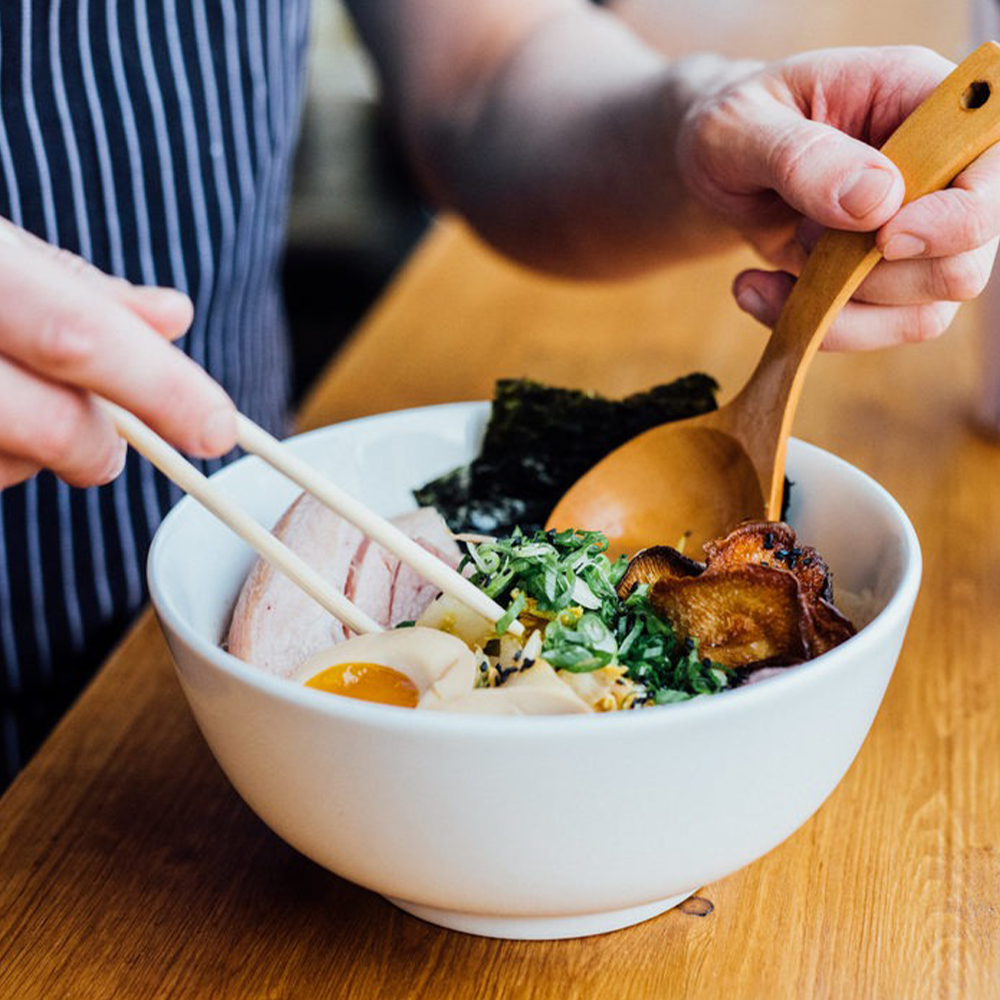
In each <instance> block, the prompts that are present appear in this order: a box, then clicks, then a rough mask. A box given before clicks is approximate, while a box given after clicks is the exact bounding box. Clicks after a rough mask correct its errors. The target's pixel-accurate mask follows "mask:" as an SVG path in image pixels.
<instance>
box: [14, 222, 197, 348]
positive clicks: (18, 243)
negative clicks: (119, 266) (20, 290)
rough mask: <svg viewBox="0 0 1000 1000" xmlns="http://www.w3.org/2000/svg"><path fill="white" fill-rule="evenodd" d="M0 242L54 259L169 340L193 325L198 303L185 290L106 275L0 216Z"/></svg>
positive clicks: (62, 268) (40, 256)
mask: <svg viewBox="0 0 1000 1000" xmlns="http://www.w3.org/2000/svg"><path fill="white" fill-rule="evenodd" d="M0 243H2V244H3V245H5V246H7V247H10V248H11V249H13V250H20V251H23V252H26V253H29V254H34V255H36V256H37V259H40V260H46V261H49V262H51V263H52V264H54V265H55V266H56V267H58V268H60V269H61V270H63V271H65V272H66V273H67V274H70V275H73V276H75V277H76V278H77V279H79V280H80V281H83V282H85V283H86V284H87V285H89V286H90V287H91V288H93V290H94V291H95V292H97V293H99V294H102V295H106V296H108V297H109V298H112V299H114V300H115V301H116V302H120V303H122V305H124V306H127V307H128V308H129V309H131V310H132V312H134V313H135V314H136V315H137V316H139V317H140V318H141V319H143V320H145V321H146V322H147V323H148V324H149V325H150V326H152V327H153V328H154V329H155V330H156V331H157V332H158V333H161V334H163V336H165V337H167V338H168V339H169V340H176V339H177V338H178V337H180V336H182V335H183V334H184V333H186V332H187V330H188V328H189V327H190V326H191V321H192V319H193V318H194V305H193V303H192V302H191V300H190V299H189V298H188V297H187V296H186V295H185V294H184V293H183V292H179V291H177V290H176V289H173V288H157V287H149V286H143V285H133V284H132V283H131V282H129V281H126V280H125V279H124V278H118V277H115V276H113V275H110V274H105V273H104V272H103V271H101V270H99V269H98V268H96V267H94V266H93V264H90V263H88V262H87V261H85V260H84V259H83V258H82V257H78V256H77V255H76V254H74V253H70V252H69V251H68V250H63V249H61V248H60V247H54V246H52V245H51V244H50V243H46V242H45V241H44V240H41V239H39V238H38V237H37V236H35V235H33V234H32V233H29V232H27V231H26V230H23V229H19V228H18V227H17V226H15V225H13V224H12V223H10V222H8V221H7V220H6V219H0Z"/></svg>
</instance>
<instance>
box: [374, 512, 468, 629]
mask: <svg viewBox="0 0 1000 1000" xmlns="http://www.w3.org/2000/svg"><path fill="white" fill-rule="evenodd" d="M395 521H396V524H397V526H398V527H399V528H400V529H401V530H402V531H405V532H406V534H408V535H409V536H410V537H411V538H412V539H413V540H414V541H415V542H417V543H418V544H420V545H421V546H423V547H424V548H425V549H427V551H428V552H430V553H431V554H432V555H435V556H437V557H438V558H439V559H443V560H444V561H445V562H446V563H448V565H449V566H451V567H452V568H453V569H454V568H455V567H457V566H458V564H459V562H461V559H462V552H461V549H459V547H458V543H457V542H456V541H455V539H454V538H453V537H452V534H451V531H450V530H449V529H448V525H447V524H445V521H444V518H443V517H441V515H440V514H439V513H438V512H437V511H436V510H435V509H434V508H433V507H421V508H419V509H418V510H415V511H411V512H410V513H408V514H401V515H400V516H399V517H398V518H396V519H395ZM437 595H438V589H437V587H436V586H435V585H434V584H433V583H428V581H427V580H425V579H424V578H423V577H422V576H421V575H420V574H419V573H417V572H416V571H415V570H413V569H411V568H410V567H409V566H407V565H405V564H403V563H399V564H398V565H397V569H396V574H395V576H394V578H393V582H392V593H391V600H390V608H389V618H390V621H391V622H392V624H393V625H398V624H399V623H400V622H405V621H413V620H414V619H416V618H418V617H419V616H420V614H421V612H422V611H423V610H424V609H425V608H426V607H427V605H428V604H430V603H431V601H433V600H434V598H435V597H437Z"/></svg>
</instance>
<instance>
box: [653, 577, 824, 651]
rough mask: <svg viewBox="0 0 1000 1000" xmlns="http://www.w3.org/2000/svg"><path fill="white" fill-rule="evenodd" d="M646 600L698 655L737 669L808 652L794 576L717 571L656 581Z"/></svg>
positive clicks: (805, 616) (805, 613)
mask: <svg viewBox="0 0 1000 1000" xmlns="http://www.w3.org/2000/svg"><path fill="white" fill-rule="evenodd" d="M649 599H650V603H651V604H652V605H653V607H654V608H655V609H656V611H657V612H658V613H659V614H661V615H663V617H665V618H666V619H667V620H668V621H669V622H670V623H671V624H672V625H673V628H674V630H675V632H676V634H677V635H678V637H680V638H688V637H691V638H696V639H697V640H698V649H699V652H700V654H701V655H702V656H707V657H709V658H710V659H712V660H714V661H715V662H716V663H721V664H722V665H723V666H724V667H728V668H730V669H735V668H737V667H746V666H749V665H750V664H753V665H755V666H762V665H764V664H768V663H781V664H791V663H800V662H802V661H803V660H806V659H808V658H809V656H810V646H811V639H812V626H811V621H810V616H809V610H808V608H807V607H806V604H805V602H804V600H803V597H802V591H801V588H800V586H799V583H798V580H797V579H796V578H795V577H794V576H793V575H792V574H791V573H786V572H780V571H775V570H773V569H768V568H766V567H764V566H753V565H749V566H742V567H740V568H738V569H727V570H717V571H716V572H714V573H711V574H710V573H707V572H706V573H704V574H702V575H701V576H696V577H670V578H666V579H660V580H658V581H657V582H656V583H654V584H653V585H652V587H651V589H650V592H649Z"/></svg>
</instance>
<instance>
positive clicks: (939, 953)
mask: <svg viewBox="0 0 1000 1000" xmlns="http://www.w3.org/2000/svg"><path fill="white" fill-rule="evenodd" d="M845 6H847V5H845ZM853 6H857V5H853ZM894 6H896V7H901V6H903V5H900V4H895V5H894ZM914 6H915V7H916V8H919V9H920V10H922V11H926V10H929V9H930V5H928V4H916V5H914ZM924 40H933V39H924ZM748 261H749V258H748V257H744V256H741V255H739V254H733V255H728V256H724V257H720V258H716V259H713V260H708V261H702V262H699V263H693V264H689V265H685V266H683V267H678V268H673V269H671V270H670V271H667V272H663V273H661V274H656V275H653V276H651V277H648V278H645V279H643V280H641V281H635V282H629V283H624V284H619V285H613V286H596V287H595V286H578V285H572V284H568V283H556V282H551V281H548V280H546V279H543V278H539V277H537V276H533V275H529V274H527V273H525V272H523V271H520V270H518V269H516V268H514V267H511V266H510V265H508V264H506V263H503V262H502V261H500V260H499V259H498V258H496V257H494V256H493V255H492V254H490V253H489V252H488V251H485V250H484V249H483V248H482V247H480V246H479V245H478V244H476V243H475V241H474V240H472V239H471V238H470V237H469V236H468V234H467V233H465V232H464V231H463V230H462V229H461V228H460V227H458V226H457V225H455V224H453V223H447V224H445V225H442V226H440V227H439V228H438V230H437V231H436V232H435V233H433V234H432V236H431V237H430V238H429V239H428V240H427V241H426V242H425V243H424V245H423V246H422V248H421V249H420V251H419V252H418V254H417V255H416V256H415V257H414V258H413V259H412V260H411V261H410V263H409V264H408V266H407V267H406V268H405V269H404V270H403V272H402V273H401V275H400V276H399V278H398V280H397V282H396V283H395V285H394V287H393V288H392V289H391V290H390V292H389V293H388V294H387V295H386V296H385V297H384V298H383V300H382V301H381V302H380V304H379V305H378V307H377V308H376V310H375V311H374V312H373V313H372V315H371V316H370V318H369V319H368V320H367V321H366V322H365V323H364V324H363V326H362V327H361V328H360V329H359V330H358V332H357V334H356V335H355V337H354V338H353V340H352V341H351V342H350V343H349V344H348V345H347V346H346V348H345V349H344V350H343V352H342V353H341V355H340V356H339V357H338V358H337V359H336V360H335V362H334V364H333V365H332V367H331V369H330V370H329V372H328V373H327V374H326V375H325V377H324V378H323V380H322V383H321V385H320V388H319V389H318V390H317V392H316V393H314V395H313V396H312V398H311V399H310V401H309V403H308V405H307V406H306V408H305V409H304V411H303V414H302V424H303V426H304V427H305V426H315V425H318V424H322V423H327V422H329V421H331V420H339V419H344V418H348V417H353V416H358V415H362V414H366V413H370V412H374V411H378V410H383V409H394V408H399V407H404V406H410V405H416V404H423V403H432V402H439V401H444V400H455V399H473V398H483V397H485V396H487V395H488V394H489V391H490V387H491V384H492V381H493V379H494V378H495V377H497V376H502V375H522V374H527V375H532V376H535V377H538V378H544V379H549V380H552V381H556V382H560V383H563V384H566V385H589V386H592V387H593V388H596V389H600V390H602V391H605V392H609V393H624V392H628V391H631V390H633V389H638V388H641V387H645V386H648V385H649V384H650V383H652V382H654V381H656V380H659V379H664V378H668V377H670V376H672V375H674V374H679V373H683V372H687V371H690V370H694V369H704V370H707V371H709V372H711V373H713V374H715V375H716V377H717V378H718V379H719V380H720V382H721V383H722V384H723V387H724V396H728V395H730V394H731V393H732V392H733V391H734V390H735V388H737V387H738V386H739V385H740V384H741V382H742V380H743V379H744V378H745V377H746V375H747V374H748V372H749V370H750V368H751V367H752V364H753V361H754V360H755V358H756V357H757V355H758V353H759V351H760V348H761V345H762V343H763V339H764V334H763V332H762V331H761V330H760V329H759V328H758V327H756V326H755V324H753V323H752V321H750V320H749V319H747V318H746V317H744V316H742V315H741V314H740V313H739V312H738V311H737V309H736V308H735V306H734V305H733V304H732V302H731V301H730V299H729V297H728V285H729V282H730V281H731V279H732V276H733V275H734V274H735V273H736V271H737V269H738V268H739V267H741V266H744V265H745V264H746V263H747V262H748ZM975 326H976V323H975V313H974V311H973V310H971V309H967V310H966V311H964V312H963V314H961V316H960V318H959V320H958V321H957V323H956V324H955V326H954V328H953V330H952V332H951V333H950V334H949V335H948V336H947V337H946V338H944V339H942V340H941V341H938V342H935V343H931V344H925V345H921V346H917V347H911V348H907V349H905V350H899V351H895V352H893V353H892V354H884V353H880V354H873V355H868V356H851V357H834V356H821V357H820V358H818V359H817V361H816V363H815V365H814V367H813V369H812V371H811V373H810V376H809V383H808V385H807V388H806V393H805V395H804V398H803V401H802V405H801V408H800V412H799V416H798V419H797V423H796V433H797V435H798V436H800V437H804V438H805V439H807V440H810V441H814V442H815V443H817V444H819V445H821V446H823V447H825V448H828V449H830V450H832V451H834V452H837V453H838V454H841V455H843V456H844V457H845V458H846V459H848V460H849V461H851V462H853V463H855V464H856V465H858V466H860V467H861V468H862V469H865V470H866V471H868V472H870V473H871V474H872V475H874V476H875V477H876V478H877V479H878V480H879V481H881V482H882V483H883V484H884V485H885V486H886V487H887V488H888V489H889V490H890V491H891V492H892V493H893V494H894V495H895V496H896V497H897V499H899V501H900V502H901V503H902V504H903V506H904V507H905V508H906V509H907V511H908V513H909V514H910V516H911V518H912V519H913V521H914V524H915V526H916V528H917V531H918V534H919V536H920V538H921V540H922V544H923V547H924V556H925V574H924V585H923V588H922V592H921V595H920V597H919V599H918V602H917V607H916V610H915V612H914V617H913V621H912V625H911V628H910V632H909V635H908V638H907V641H906V643H905V646H904V649H903V653H902V656H901V659H900V662H899V665H898V667H897V670H896V674H895V677H894V679H893V681H892V683H891V684H890V687H889V691H888V693H887V695H886V699H885V702H884V704H883V707H882V710H881V712H880V713H879V716H878V718H877V719H876V722H875V725H874V727H873V729H872V732H871V734H870V736H869V738H868V740H867V741H866V743H865V745H864V747H863V748H862V750H861V753H860V754H859V757H858V759H857V761H856V762H855V764H854V765H853V767H852V768H851V770H850V771H849V772H848V774H847V776H846V778H845V779H844V781H843V782H842V783H841V785H840V786H839V787H838V788H837V790H836V791H835V792H834V793H833V795H832V796H831V798H830V799H829V800H828V801H827V802H826V804H825V805H824V806H823V807H822V808H821V809H820V810H819V812H818V813H817V814H816V816H815V817H813V819H812V820H810V821H809V822H808V823H807V824H806V825H805V826H804V827H802V828H801V829H800V830H799V831H798V832H797V833H795V834H794V835H793V836H792V837H791V838H789V839H788V840H787V841H786V842H785V843H784V844H782V845H781V846H780V847H778V848H777V849H776V850H774V851H773V852H772V853H771V854H769V855H768V856H766V857H765V858H763V859H762V860H760V861H758V862H756V863H755V864H752V865H750V866H749V867H748V868H746V869H744V870H743V871H741V872H738V873H737V874H735V875H732V876H730V877H728V878H726V879H723V880H721V881H719V882H717V883H714V884H711V885H708V886H705V887H704V888H703V889H702V890H701V891H700V893H699V894H698V897H697V898H696V899H694V900H691V901H689V902H688V903H687V904H685V905H684V906H683V907H681V908H678V909H676V910H674V911H671V912H669V913H666V914H664V915H662V916H660V917H657V918H655V919H653V920H651V921H648V922H647V923H645V924H642V925H639V926H637V927H634V928H629V929H626V930H623V931H618V932H616V933H613V934H608V935H604V936H599V937H593V938H587V939H581V940H574V941H563V942H500V941H493V940H488V939H483V938H475V937H470V936H466V935H462V934H458V933H454V932H449V931H444V930H440V929H437V928H435V927H432V926H430V925H427V924H425V923H423V922H421V921H419V920H417V919H415V918H412V917H410V916H407V915H404V914H403V913H401V912H399V911H397V910H396V909H395V908H393V907H392V906H391V905H390V904H388V903H386V902H385V901H383V900H382V899H381V898H379V897H378V896H375V895H374V894H372V893H369V892H367V891H365V890H363V889H360V888H357V887H355V886H353V885H351V884H349V883H347V882H345V881H343V880H341V879H339V878H338V877H336V876H334V875H332V874H330V873H328V872H326V871H324V870H323V869H321V868H319V867H317V866H316V865H314V864H312V863H311V862H309V861H307V860H306V859H304V858H303V857H301V856H300V855H298V854H297V853H296V852H294V851H293V850H292V849H291V848H289V847H287V846H286V845H285V844H284V843H282V842H281V841H280V840H279V839H278V838H277V837H276V836H274V835H273V834H272V833H271V832H270V831H269V830H268V829H267V828H266V827H265V826H264V825H263V824H262V823H261V822H260V821H259V820H258V819H257V818H256V817H255V816H254V815H253V814H252V813H251V812H250V810H249V809H248V808H247V807H246V806H245V805H243V803H242V802H241V801H240V799H239V798H238V797H237V795H236V793H235V792H234V791H233V790H232V789H231V788H230V787H229V785H228V783H227V781H226V779H225V778H224V777H223V775H222V773H221V771H220V770H219V768H218V767H217V765H216V764H215V763H214V761H213V759H212V757H211V754H210V753H209V751H208V749H207V747H206V745H205V744H204V742H203V740H202V738H201V737H200V735H199V733H198V732H197V729H196V727H195V725H194V722H193V721H192V719H191V717H190V714H189V712H188V710H187V707H186V705H185V703H184V700H183V697H182V695H181V692H180V689H179V687H178V685H177V683H176V681H175V679H174V677H173V671H172V667H171V665H170V661H169V656H168V653H167V650H166V647H165V645H164V643H163V641H162V638H161V636H160V633H159V629H158V627H157V626H156V624H155V622H154V621H153V619H152V618H151V617H150V616H149V615H147V616H146V617H144V618H143V619H142V620H141V621H140V623H139V624H138V626H137V627H136V628H135V629H134V630H133V631H132V632H131V634H130V635H129V636H128V637H127V639H126V640H125V642H124V643H123V644H122V646H121V647H120V648H119V649H118V650H117V652H116V653H115V654H114V655H113V656H112V657H111V659H110V660H109V662H108V663H107V664H106V666H105V667H104V669H103V670H102V671H101V673H100V674H99V675H98V677H97V678H96V680H95V681H94V683H93V684H92V685H91V686H90V687H89V688H88V690H87V691H86V692H85V693H84V695H83V697H82V698H81V699H80V701H79V702H78V703H77V705H76V706H75V707H74V708H73V709H72V711H71V712H70V713H69V715H68V716H67V717H66V718H65V719H64V721H63V723H62V724H61V726H60V727H59V728H58V730H57V731H56V732H55V734H54V735H53V736H52V738H51V739H50V740H49V741H48V743H47V744H46V745H45V747H44V748H43V750H42V751H41V753H40V754H39V755H38V756H37V758H36V759H35V760H34V761H33V762H32V764H31V765H30V766H29V767H28V768H27V769H26V770H25V772H24V773H23V774H22V775H21V777H20V778H19V779H18V780H17V781H16V782H15V784H14V785H13V786H12V788H11V789H10V790H9V792H8V793H7V795H6V796H5V797H4V798H3V799H2V800H0V998H3V1000H8V998H9V1000H35V998H39V1000H41V998H45V1000H58V998H73V1000H97V998H110V997H115V998H147V997H183V998H212V1000H215V998H230V997H232V998H240V1000H285V998H303V997H304V998H325V997H331V998H335V997H352V998H353V997H364V998H367V997H373V998H374V997H378V998H383V997H386V998H388V997H392V998H396V997H407V998H408V997H412V998H418V997H427V998H441V1000H448V998H469V997H498V998H515V997H517V998H540V1000H541V998H545V1000H549V998H552V1000H555V998H577V997H580V998H582V997H595V998H597V997H599V998H640V997H642V998H646V997H649V998H652V997H656V998H681V997H716V996H717V997H725V998H726V1000H743V998H746V1000H757V998H778V1000H783V998H794V1000H798V998H802V1000H811V998H817V1000H818V998H830V1000H834V998H836V1000H841V998H848V1000H864V998H873V1000H874V998H879V1000H881V998H905V1000H921V998H928V1000H931V998H934V1000H937V998H955V1000H967V998H973V1000H976V998H994V997H1000V640H998V638H997V629H996V622H997V621H998V618H1000V531H998V530H997V526H996V518H997V517H998V512H1000V447H997V446H996V445H994V444H992V443H991V442H990V441H988V440H986V439H984V438H982V437H980V436H979V435H978V434H977V433H976V432H975V429H974V427H973V423H972V420H971V412H972V399H973V397H974V395H975V392H976V383H975V373H976V370H977V368H976V361H975V359H976V337H975V336H974V334H975V332H976V331H975ZM997 333H998V335H1000V331H997ZM734 835H737V836H738V831H734ZM650 846H651V849H655V847H656V845H655V843H654V844H651V845H650Z"/></svg>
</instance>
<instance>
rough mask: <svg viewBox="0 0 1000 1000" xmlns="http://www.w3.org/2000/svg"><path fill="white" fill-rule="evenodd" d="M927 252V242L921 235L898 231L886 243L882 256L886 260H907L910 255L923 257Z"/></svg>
mask: <svg viewBox="0 0 1000 1000" xmlns="http://www.w3.org/2000/svg"><path fill="white" fill-rule="evenodd" d="M926 252H927V244H926V243H924V241H923V240H922V239H920V237H919V236H913V235H911V234H910V233H896V235H895V236H893V237H891V238H890V240H889V242H888V243H886V245H885V249H884V250H883V251H882V256H883V257H885V259H886V260H906V258H908V257H922V256H923V255H924V254H925V253H926Z"/></svg>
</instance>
